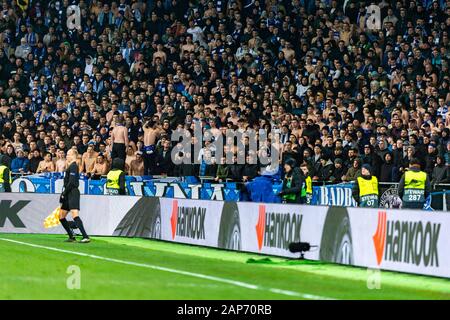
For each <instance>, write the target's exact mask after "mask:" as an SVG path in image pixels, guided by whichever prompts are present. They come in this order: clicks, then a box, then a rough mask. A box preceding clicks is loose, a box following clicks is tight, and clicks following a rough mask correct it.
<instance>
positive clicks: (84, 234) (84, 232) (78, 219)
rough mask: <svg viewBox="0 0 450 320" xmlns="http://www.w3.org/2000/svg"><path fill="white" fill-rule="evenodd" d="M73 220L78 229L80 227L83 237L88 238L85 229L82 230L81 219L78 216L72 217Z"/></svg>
mask: <svg viewBox="0 0 450 320" xmlns="http://www.w3.org/2000/svg"><path fill="white" fill-rule="evenodd" d="M73 221H75V223H76V224H77V226H78V229H80V231H81V234H82V235H83V238H84V239H88V238H89V236H88V235H87V233H86V230H84V226H83V221H81V219H80V217H75V218H73Z"/></svg>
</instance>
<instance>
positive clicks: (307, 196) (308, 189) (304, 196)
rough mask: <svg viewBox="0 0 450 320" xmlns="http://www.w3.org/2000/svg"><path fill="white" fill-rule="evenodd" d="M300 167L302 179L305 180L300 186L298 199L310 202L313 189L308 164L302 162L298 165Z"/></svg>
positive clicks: (302, 201)
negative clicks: (300, 190) (300, 191)
mask: <svg viewBox="0 0 450 320" xmlns="http://www.w3.org/2000/svg"><path fill="white" fill-rule="evenodd" d="M300 169H301V171H302V173H303V179H304V181H305V183H304V184H303V187H302V193H301V200H300V201H301V203H306V204H311V200H312V194H313V189H312V179H311V175H310V174H309V168H308V165H307V164H306V163H304V164H302V165H301V166H300Z"/></svg>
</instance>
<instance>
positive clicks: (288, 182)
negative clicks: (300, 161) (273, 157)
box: [278, 159, 304, 203]
mask: <svg viewBox="0 0 450 320" xmlns="http://www.w3.org/2000/svg"><path fill="white" fill-rule="evenodd" d="M284 172H285V174H284V179H283V187H282V190H281V192H279V193H278V196H280V197H282V199H283V203H301V192H302V187H303V184H304V179H303V177H302V174H301V173H300V169H299V168H296V162H295V160H294V159H289V160H287V161H286V162H285V164H284Z"/></svg>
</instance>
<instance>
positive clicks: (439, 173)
mask: <svg viewBox="0 0 450 320" xmlns="http://www.w3.org/2000/svg"><path fill="white" fill-rule="evenodd" d="M449 170H450V169H449V167H448V166H446V165H445V164H443V163H442V164H439V165H436V166H435V167H434V169H433V173H432V175H431V184H438V183H447V182H449V180H450V173H449Z"/></svg>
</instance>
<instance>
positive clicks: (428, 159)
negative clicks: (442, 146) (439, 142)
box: [424, 144, 438, 176]
mask: <svg viewBox="0 0 450 320" xmlns="http://www.w3.org/2000/svg"><path fill="white" fill-rule="evenodd" d="M437 155H438V152H437V150H436V147H435V145H434V144H429V145H428V150H427V154H426V156H425V170H424V171H425V172H426V173H427V174H428V175H430V176H431V174H432V173H433V170H434V166H435V164H436V157H437Z"/></svg>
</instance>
